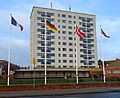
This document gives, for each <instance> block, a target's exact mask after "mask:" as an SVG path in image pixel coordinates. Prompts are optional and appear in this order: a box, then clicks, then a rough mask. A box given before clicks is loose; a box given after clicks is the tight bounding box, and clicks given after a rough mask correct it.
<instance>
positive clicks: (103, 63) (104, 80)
mask: <svg viewBox="0 0 120 98" xmlns="http://www.w3.org/2000/svg"><path fill="white" fill-rule="evenodd" d="M100 29H101V25H100ZM102 43H103V41H102V34H101V47H102V49H101V50H102V65H103V67H102V68H103V82H104V83H105V82H106V79H105V62H104V47H103V45H102Z"/></svg>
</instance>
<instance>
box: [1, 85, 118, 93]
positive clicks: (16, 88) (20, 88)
mask: <svg viewBox="0 0 120 98" xmlns="http://www.w3.org/2000/svg"><path fill="white" fill-rule="evenodd" d="M98 87H120V83H105V84H104V83H95V84H92V83H91V84H78V85H76V84H68V85H46V86H45V85H39V86H36V87H35V90H57V89H74V88H78V89H79V88H98ZM30 90H33V86H0V92H5V91H30Z"/></svg>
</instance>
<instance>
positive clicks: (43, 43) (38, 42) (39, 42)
mask: <svg viewBox="0 0 120 98" xmlns="http://www.w3.org/2000/svg"><path fill="white" fill-rule="evenodd" d="M37 44H40V45H41V46H45V42H44V41H37Z"/></svg>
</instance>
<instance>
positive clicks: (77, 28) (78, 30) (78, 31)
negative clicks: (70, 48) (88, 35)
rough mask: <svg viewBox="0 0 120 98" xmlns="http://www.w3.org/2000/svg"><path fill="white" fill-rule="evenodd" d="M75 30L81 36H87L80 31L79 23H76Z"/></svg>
mask: <svg viewBox="0 0 120 98" xmlns="http://www.w3.org/2000/svg"><path fill="white" fill-rule="evenodd" d="M75 32H76V34H77V35H78V36H79V37H80V38H83V37H84V36H85V34H84V33H83V32H81V31H80V29H79V27H78V26H77V25H76V31H75Z"/></svg>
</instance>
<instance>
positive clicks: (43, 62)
mask: <svg viewBox="0 0 120 98" xmlns="http://www.w3.org/2000/svg"><path fill="white" fill-rule="evenodd" d="M37 62H41V64H45V60H44V59H37Z"/></svg>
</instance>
